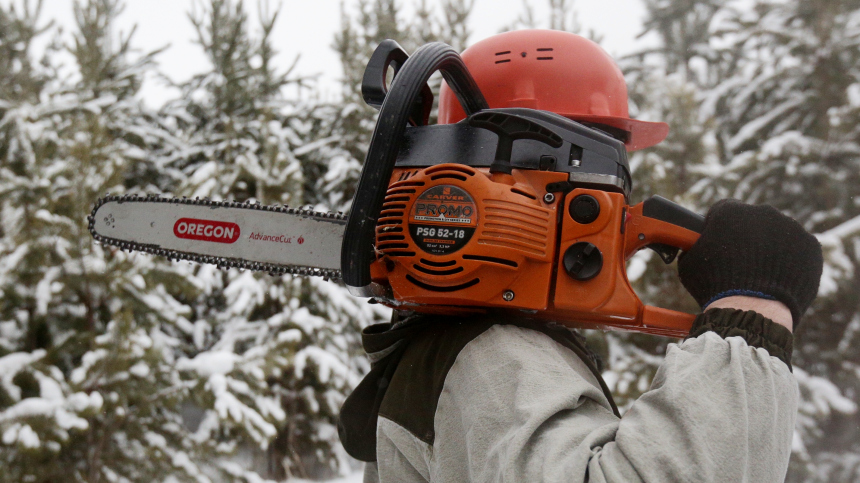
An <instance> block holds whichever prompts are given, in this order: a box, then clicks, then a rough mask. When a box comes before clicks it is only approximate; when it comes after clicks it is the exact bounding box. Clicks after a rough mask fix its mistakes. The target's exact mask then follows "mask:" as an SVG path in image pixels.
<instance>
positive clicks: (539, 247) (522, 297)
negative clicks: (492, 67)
mask: <svg viewBox="0 0 860 483" xmlns="http://www.w3.org/2000/svg"><path fill="white" fill-rule="evenodd" d="M566 179H567V177H566V174H565V173H559V172H553V171H538V170H518V169H514V170H513V172H512V174H510V175H508V174H500V173H495V174H490V172H489V170H488V169H486V168H474V167H470V166H466V165H460V164H452V163H448V164H440V165H436V166H431V167H427V168H422V169H415V168H413V169H404V168H397V169H395V170H394V172H393V175H392V177H391V181H390V183H389V187H388V191H387V193H386V197H385V201H384V204H383V206H382V211H381V213H380V217H379V219H378V222H377V226H376V244H375V246H376V250H377V260H376V261H375V262H374V263H373V264H372V265H371V275H372V277H373V280H374V282H376V283H379V284H381V285H383V286H388V287H390V290H391V292H392V295H393V300H385V299H381V300H380V301H381V302H382V303H385V304H387V305H389V306H391V307H394V308H396V309H400V310H410V311H415V312H421V313H442V314H452V315H454V314H457V315H461V314H468V313H475V312H476V311H485V310H493V309H502V310H504V311H506V312H514V313H518V314H519V315H520V316H525V317H531V318H536V319H542V320H550V321H556V322H558V323H561V324H563V325H567V326H575V327H589V328H594V327H599V328H618V329H624V330H635V331H642V332H648V333H654V334H661V335H668V336H676V337H683V336H685V335H686V333H687V331H688V330H689V327H690V324H691V322H692V319H693V316H692V315H690V314H684V313H679V312H674V311H670V310H665V309H659V308H656V307H650V306H645V305H644V304H643V303H642V302H641V301H640V300H639V297H638V296H637V295H636V293H635V292H634V291H633V289H632V287H631V286H630V282H629V281H628V278H627V272H626V261H627V259H629V258H630V257H631V256H632V255H633V254H634V253H635V252H636V251H637V250H639V249H641V248H642V247H644V246H646V245H648V244H650V243H664V244H667V245H671V246H674V247H678V248H680V249H682V250H686V249H688V248H689V247H690V246H692V244H693V243H695V241H696V239H697V238H698V236H699V234H698V233H696V232H693V231H690V230H688V229H685V228H682V227H680V226H677V225H674V224H670V223H666V222H663V221H660V220H657V219H654V218H649V217H645V216H642V207H641V205H642V204H641V203H640V204H639V205H635V206H633V207H631V206H628V204H627V202H626V201H625V196H624V194H623V193H620V192H612V191H605V190H603V189H591V188H587V187H577V188H575V189H573V190H572V191H569V192H566V193H565V192H554V193H550V192H547V191H546V188H547V186H548V185H549V186H551V185H552V183H554V182H564V181H566ZM584 195H586V196H588V197H591V200H589V201H588V203H589V207H587V208H590V207H591V206H593V204H594V202H595V201H596V203H597V204H598V206H599V207H598V210H596V211H597V213H594V210H591V211H588V210H587V213H586V214H587V215H588V216H587V217H586V219H585V220H584V221H586V222H582V221H583V220H582V218H581V217H580V221H577V220H576V219H574V216H573V214H572V210H571V207H570V205H571V204H572V203H575V202H578V201H575V200H578V199H579V197H581V196H584ZM592 200H593V201H592ZM574 246H576V247H574ZM583 246H585V247H588V246H590V247H591V248H590V250H591V252H590V253H589V255H590V258H588V257H586V258H585V260H586V262H587V261H588V260H591V261H592V262H593V260H594V258H595V257H596V258H599V259H600V266H599V267H598V268H597V273H591V272H594V269H593V267H591V270H590V271H589V269H588V267H587V263H586V270H585V272H588V273H583V272H582V271H577V269H578V268H581V266H576V264H577V258H576V256H575V255H576V254H577V253H580V251H579V250H578V248H579V247H583ZM595 249H596V250H597V251H598V252H599V254H594V250H595ZM569 251H572V252H573V255H571V260H573V262H569V263H568V265H569V267H568V266H566V265H565V260H564V259H565V256H566V255H568V252H569ZM580 257H582V255H580Z"/></svg>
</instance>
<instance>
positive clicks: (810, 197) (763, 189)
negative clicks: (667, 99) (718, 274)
mask: <svg viewBox="0 0 860 483" xmlns="http://www.w3.org/2000/svg"><path fill="white" fill-rule="evenodd" d="M723 30H724V35H723V36H722V37H721V38H720V39H719V40H720V41H721V42H722V45H723V49H722V53H721V61H720V62H721V66H720V68H721V71H722V75H723V76H724V78H723V79H722V80H721V82H719V83H718V84H717V85H715V86H714V88H713V89H711V90H710V92H709V93H708V97H707V99H706V102H705V103H704V106H705V108H706V109H707V110H706V115H709V116H712V117H713V118H715V119H716V126H715V128H716V131H717V140H718V141H719V145H720V146H722V147H723V150H722V161H723V163H725V167H724V169H723V170H722V171H721V172H720V173H719V176H717V177H716V179H713V180H711V179H707V180H703V181H702V182H701V183H699V184H698V185H697V186H696V187H695V188H694V192H695V193H696V194H697V195H699V196H701V197H702V199H703V200H704V201H707V202H713V201H715V200H717V199H719V198H724V197H732V198H738V199H741V200H744V201H747V202H751V203H768V204H771V205H773V206H775V207H777V208H778V209H780V210H781V211H783V212H784V213H787V214H789V215H791V216H792V217H794V218H796V219H797V220H799V221H800V222H801V223H803V225H804V226H805V227H806V228H807V229H808V230H809V231H811V232H812V233H817V234H819V235H818V236H819V240H820V241H821V242H822V245H823V246H824V251H825V260H826V265H825V273H824V277H823V279H822V283H821V289H820V292H819V299H818V300H817V301H816V303H815V305H814V306H813V308H812V310H811V311H810V312H809V313H808V315H807V316H806V317H805V323H804V325H803V326H801V327H800V329H799V330H798V331H797V334H796V338H795V351H794V364H795V371H794V372H795V375H796V376H797V378H798V382H799V383H800V388H801V396H802V399H801V405H800V415H799V418H798V424H797V437H796V438H795V447H794V454H793V458H792V462H791V471H790V474H789V478H788V480H789V481H815V482H824V481H828V482H843V481H844V482H848V481H857V480H858V479H860V438H858V434H860V430H858V427H860V411H858V408H857V403H856V401H857V395H858V393H860V371H858V368H860V344H858V343H857V342H858V340H860V290H858V287H860V278H858V277H860V273H858V269H860V258H858V257H860V252H858V249H860V222H858V219H860V218H858V216H860V205H858V202H857V200H858V199H860V151H858V144H860V137H858V136H860V132H858V131H857V128H856V126H857V120H858V118H857V107H856V106H857V101H858V96H857V93H858V89H857V86H858V85H860V69H858V65H860V3H858V2H857V1H856V0H854V1H852V0H834V1H829V2H814V1H808V0H790V1H786V2H757V3H756V4H755V7H754V8H752V9H750V10H743V11H739V12H737V13H736V14H735V15H733V16H732V17H731V18H729V19H728V20H727V21H726V22H725V24H724V26H723Z"/></svg>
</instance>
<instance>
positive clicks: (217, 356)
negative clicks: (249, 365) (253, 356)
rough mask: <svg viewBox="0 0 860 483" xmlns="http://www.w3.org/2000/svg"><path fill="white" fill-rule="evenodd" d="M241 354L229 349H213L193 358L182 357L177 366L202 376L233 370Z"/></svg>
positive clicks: (226, 372)
mask: <svg viewBox="0 0 860 483" xmlns="http://www.w3.org/2000/svg"><path fill="white" fill-rule="evenodd" d="M238 359H239V356H238V355H236V354H234V353H232V352H227V351H211V352H203V353H200V354H198V355H197V356H196V357H194V358H193V359H185V358H183V359H180V360H179V361H177V364H176V367H177V369H179V370H181V371H195V372H197V374H199V375H200V376H202V377H210V376H212V375H215V374H220V375H223V374H228V373H230V372H233V368H234V367H235V365H236V361H237V360H238Z"/></svg>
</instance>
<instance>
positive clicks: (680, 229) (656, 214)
mask: <svg viewBox="0 0 860 483" xmlns="http://www.w3.org/2000/svg"><path fill="white" fill-rule="evenodd" d="M624 227H625V230H624V231H625V233H624V235H625V243H624V258H625V260H626V259H629V258H630V257H632V256H633V254H634V253H636V252H637V251H639V250H640V249H642V248H644V247H649V248H653V249H654V250H655V251H656V252H657V253H658V254H660V256H661V257H663V260H664V261H666V262H667V263H669V262H671V260H672V259H674V258H675V255H676V254H677V252H678V250H679V249H680V250H684V251H687V250H689V249H690V248H691V247H692V246H693V245H694V244H695V243H696V241H697V240H698V239H699V236H700V235H701V233H702V230H704V227H705V217H703V216H702V215H700V214H698V213H695V212H693V211H690V210H688V209H686V208H684V207H683V206H681V205H678V204H676V203H673V202H671V201H669V200H667V199H666V198H663V197H662V196H652V197H651V198H648V199H647V200H645V201H643V202H641V203H639V204H637V205H634V206H631V207H630V209H629V211H628V213H627V220H626V223H624ZM695 317H696V316H695V315H693V314H687V313H684V312H678V311H675V310H669V309H663V308H660V307H653V306H650V305H643V306H642V308H641V311H640V314H639V324H640V325H641V326H642V327H643V328H646V330H645V332H648V333H651V334H657V335H666V336H671V337H684V336H686V335H687V333H688V332H689V330H690V327H691V326H692V323H693V319H694V318H695Z"/></svg>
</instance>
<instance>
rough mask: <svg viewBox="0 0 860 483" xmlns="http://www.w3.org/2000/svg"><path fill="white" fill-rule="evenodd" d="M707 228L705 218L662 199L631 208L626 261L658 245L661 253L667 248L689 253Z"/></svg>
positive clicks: (657, 197)
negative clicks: (645, 248)
mask: <svg viewBox="0 0 860 483" xmlns="http://www.w3.org/2000/svg"><path fill="white" fill-rule="evenodd" d="M704 228H705V217H704V216H702V215H700V214H698V213H695V212H693V211H690V210H688V209H686V208H684V207H683V206H681V205H679V204H677V203H673V202H671V201H669V200H667V199H666V198H663V197H662V196H652V197H650V198H648V199H647V200H645V201H643V202H641V203H639V204H637V205H634V206H631V207H630V210H629V211H628V212H627V220H626V223H624V231H625V243H624V259H625V260H627V259H629V258H630V257H632V256H633V254H634V253H636V252H637V251H639V250H640V249H642V248H643V247H646V246H649V245H656V247H655V251H657V252H658V253H660V252H661V250H660V248H663V247H672V248H675V249H680V250H683V251H687V250H689V249H690V248H691V247H692V246H693V244H694V243H696V240H698V239H699V235H701V234H702V230H704ZM661 256H663V253H661ZM672 258H674V256H673V257H672ZM665 259H666V258H665V257H664V260H665ZM669 261H671V260H669Z"/></svg>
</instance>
